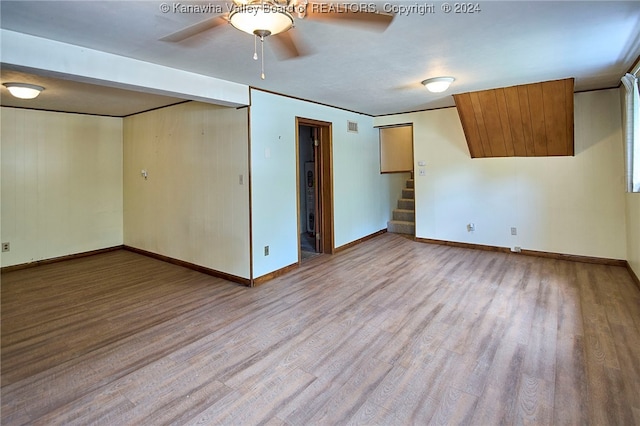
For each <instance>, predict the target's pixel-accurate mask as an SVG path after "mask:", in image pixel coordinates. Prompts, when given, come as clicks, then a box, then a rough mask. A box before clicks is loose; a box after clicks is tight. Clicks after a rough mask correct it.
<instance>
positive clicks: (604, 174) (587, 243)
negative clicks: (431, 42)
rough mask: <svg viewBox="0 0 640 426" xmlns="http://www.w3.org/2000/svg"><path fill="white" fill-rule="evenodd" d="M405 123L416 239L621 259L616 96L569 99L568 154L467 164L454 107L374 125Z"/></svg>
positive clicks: (622, 199)
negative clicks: (571, 143) (410, 127)
mask: <svg viewBox="0 0 640 426" xmlns="http://www.w3.org/2000/svg"><path fill="white" fill-rule="evenodd" d="M408 122H412V123H413V124H414V161H416V162H418V161H425V162H426V166H425V167H424V169H425V176H419V175H417V176H416V178H415V187H416V236H418V237H422V238H431V239H438V240H447V241H458V242H468V243H474V244H484V245H492V246H500V247H514V246H519V247H522V249H529V250H539V251H546V252H553V253H566V254H575V255H583V256H595V257H604V258H612V259H626V258H627V244H626V241H627V235H628V232H627V230H626V225H625V219H624V218H625V195H624V179H623V176H624V161H623V152H622V143H621V140H622V129H621V124H620V123H621V119H620V100H619V91H618V90H615V89H614V90H603V91H596V92H588V93H579V94H576V95H575V151H576V154H575V156H574V157H540V158H486V159H485V158H482V159H471V157H470V156H469V150H468V147H467V144H466V141H465V138H464V133H463V131H462V126H461V124H460V119H459V117H458V114H457V112H456V109H455V108H448V109H441V110H436V111H426V112H420V113H412V114H401V115H395V116H387V117H378V118H376V119H375V120H374V124H375V125H377V126H381V125H389V124H395V123H408ZM416 169H419V167H417V166H416ZM468 223H474V224H475V227H476V230H475V231H474V232H468V231H467V229H466V225H467V224H468ZM511 227H516V228H517V232H518V235H516V236H512V235H511V232H510V228H511Z"/></svg>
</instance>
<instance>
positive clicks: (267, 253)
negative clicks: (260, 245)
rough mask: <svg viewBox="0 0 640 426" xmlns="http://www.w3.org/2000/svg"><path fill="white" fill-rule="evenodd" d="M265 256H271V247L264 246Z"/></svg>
mask: <svg viewBox="0 0 640 426" xmlns="http://www.w3.org/2000/svg"><path fill="white" fill-rule="evenodd" d="M264 255H265V256H269V246H264Z"/></svg>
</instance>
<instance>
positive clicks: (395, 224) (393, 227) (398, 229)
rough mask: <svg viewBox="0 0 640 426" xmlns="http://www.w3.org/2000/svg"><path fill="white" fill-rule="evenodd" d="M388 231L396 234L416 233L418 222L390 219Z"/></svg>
mask: <svg viewBox="0 0 640 426" xmlns="http://www.w3.org/2000/svg"><path fill="white" fill-rule="evenodd" d="M387 232H392V233H394V234H407V235H415V234H416V224H415V223H413V222H406V221H403V220H390V221H389V222H387Z"/></svg>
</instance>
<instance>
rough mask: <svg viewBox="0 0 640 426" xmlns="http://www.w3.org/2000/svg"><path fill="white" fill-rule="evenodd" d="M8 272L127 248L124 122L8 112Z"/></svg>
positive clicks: (4, 118) (4, 222) (4, 231)
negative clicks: (11, 268) (124, 244)
mask: <svg viewBox="0 0 640 426" xmlns="http://www.w3.org/2000/svg"><path fill="white" fill-rule="evenodd" d="M0 111H1V124H2V126H1V134H0V138H1V139H0V140H1V143H2V196H1V199H2V200H1V202H2V206H1V210H2V212H1V217H2V219H1V231H0V232H1V235H2V236H1V238H2V242H9V243H10V244H11V251H9V252H5V253H2V266H11V265H17V264H23V263H28V262H33V261H38V260H43V259H50V258H55V257H60V256H66V255H69V254H75V253H82V252H87V251H92V250H97V249H101V248H107V247H113V246H118V245H121V244H122V241H123V236H122V232H123V231H122V229H123V228H122V119H119V118H111V117H96V116H89V115H81V114H63V113H56V112H46V111H33V110H26V109H15V108H2V109H1V110H0Z"/></svg>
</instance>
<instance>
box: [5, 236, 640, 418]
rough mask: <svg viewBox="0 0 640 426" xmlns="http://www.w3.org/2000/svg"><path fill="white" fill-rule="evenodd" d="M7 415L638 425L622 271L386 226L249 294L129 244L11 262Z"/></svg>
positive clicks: (639, 345)
mask: <svg viewBox="0 0 640 426" xmlns="http://www.w3.org/2000/svg"><path fill="white" fill-rule="evenodd" d="M1 308H2V353H1V355H2V417H1V420H2V424H3V425H6V426H8V425H22V424H42V425H45V424H46V425H55V424H64V425H73V424H78V425H86V424H102V425H127V424H131V425H142V424H144V425H156V424H238V425H254V424H268V425H282V424H287V425H288V424H291V425H312V424H318V425H337V424H371V425H373V424H385V425H413V424H415V425H426V424H471V425H493V424H541V425H545V424H548V425H550V424H571V425H574V424H593V425H607V424H610V425H631V424H640V332H639V329H640V291H638V289H637V287H635V285H634V283H633V281H632V280H631V278H630V276H629V274H628V272H627V271H626V270H625V269H624V268H620V267H611V266H602V265H590V264H583V263H573V262H568V261H559V260H551V259H539V258H533V257H525V256H520V255H510V254H504V253H493V252H485V251H475V250H467V249H460V248H453V247H445V246H437V245H429V244H423V243H416V242H413V241H410V240H408V239H406V238H404V237H402V236H399V235H395V234H384V235H381V236H379V237H376V238H375V239H372V240H369V241H367V242H364V243H362V244H359V245H357V246H355V247H353V248H350V249H349V250H346V251H344V252H342V253H340V254H337V255H334V256H325V255H323V256H320V257H317V258H314V259H312V260H310V261H308V262H306V263H305V264H303V265H302V266H301V267H300V268H298V269H297V270H295V271H293V272H291V273H289V274H287V275H285V276H283V277H280V278H278V279H276V280H273V281H270V282H268V283H266V284H264V285H263V286H261V287H258V288H253V289H250V288H246V287H241V286H238V285H236V284H231V283H228V282H225V281H222V280H220V279H216V278H213V277H210V276H207V275H202V274H200V273H197V272H194V271H191V270H187V269H184V268H181V267H178V266H175V265H170V264H167V263H163V262H161V261H158V260H154V259H150V258H146V257H144V256H141V255H138V254H134V253H131V252H127V251H116V252H110V253H105V254H101V255H96V256H92V257H87V258H83V259H77V260H72V261H67V262H64V263H58V264H52V265H45V266H40V267H37V268H33V269H28V270H21V271H13V272H8V273H5V274H3V275H2V306H1Z"/></svg>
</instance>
